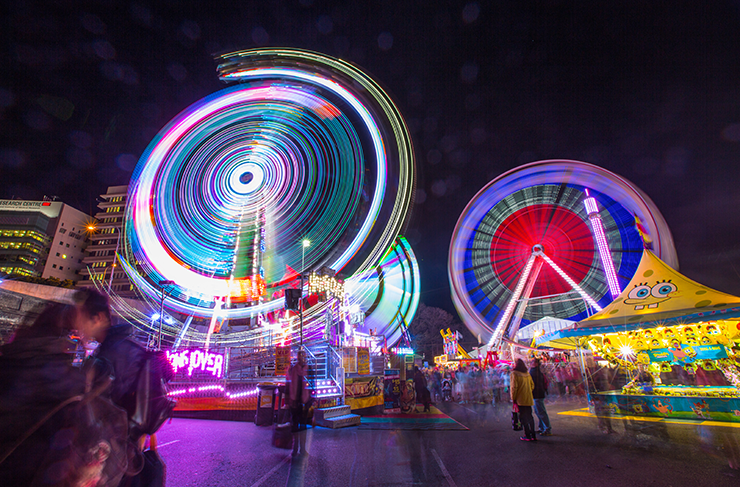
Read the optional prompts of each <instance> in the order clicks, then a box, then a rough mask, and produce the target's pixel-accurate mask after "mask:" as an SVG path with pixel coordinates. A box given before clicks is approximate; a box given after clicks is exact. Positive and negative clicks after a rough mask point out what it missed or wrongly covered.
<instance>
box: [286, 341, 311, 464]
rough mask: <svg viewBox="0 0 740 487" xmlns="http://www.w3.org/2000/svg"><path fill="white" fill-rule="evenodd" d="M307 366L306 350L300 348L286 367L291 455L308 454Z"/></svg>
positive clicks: (308, 402)
mask: <svg viewBox="0 0 740 487" xmlns="http://www.w3.org/2000/svg"><path fill="white" fill-rule="evenodd" d="M307 375H308V367H307V362H306V352H305V351H303V350H300V351H299V352H298V358H297V359H296V362H295V363H294V364H293V365H291V366H290V368H289V369H288V376H287V379H288V381H289V382H288V401H289V404H290V419H291V423H292V430H293V433H295V438H294V440H293V455H299V454H303V455H305V454H308V452H307V451H306V429H307V428H308V426H307V424H308V408H309V407H310V405H311V404H310V391H309V390H308V387H307V384H306V376H307Z"/></svg>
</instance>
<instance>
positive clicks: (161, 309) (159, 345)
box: [157, 280, 175, 350]
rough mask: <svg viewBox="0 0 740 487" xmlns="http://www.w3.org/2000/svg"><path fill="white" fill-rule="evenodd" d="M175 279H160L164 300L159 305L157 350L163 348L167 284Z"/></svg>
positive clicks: (172, 282) (169, 284) (170, 283)
mask: <svg viewBox="0 0 740 487" xmlns="http://www.w3.org/2000/svg"><path fill="white" fill-rule="evenodd" d="M174 283H175V281H169V280H165V281H159V286H160V287H161V288H162V301H161V303H160V305H159V333H158V334H157V350H162V320H163V319H164V289H165V286H171V285H173V284H174Z"/></svg>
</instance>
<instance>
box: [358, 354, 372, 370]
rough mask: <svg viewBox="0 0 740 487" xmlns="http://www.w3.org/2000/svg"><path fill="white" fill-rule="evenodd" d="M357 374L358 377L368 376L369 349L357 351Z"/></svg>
mask: <svg viewBox="0 0 740 487" xmlns="http://www.w3.org/2000/svg"><path fill="white" fill-rule="evenodd" d="M357 373H358V374H360V375H368V374H370V349H369V348H358V349H357Z"/></svg>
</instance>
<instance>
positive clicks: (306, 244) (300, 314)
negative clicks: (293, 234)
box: [298, 238, 311, 350]
mask: <svg viewBox="0 0 740 487" xmlns="http://www.w3.org/2000/svg"><path fill="white" fill-rule="evenodd" d="M310 246H311V241H310V240H308V239H307V238H304V239H303V242H302V245H301V250H302V254H301V301H300V303H299V306H298V319H299V321H300V326H301V350H302V349H303V274H304V273H305V272H306V247H310Z"/></svg>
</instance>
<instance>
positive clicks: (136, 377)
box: [95, 323, 175, 486]
mask: <svg viewBox="0 0 740 487" xmlns="http://www.w3.org/2000/svg"><path fill="white" fill-rule="evenodd" d="M132 333H133V327H132V326H131V325H130V324H128V323H121V324H117V325H115V326H112V327H111V328H110V329H109V330H108V333H107V334H106V337H105V340H104V341H103V342H102V343H101V344H100V346H99V347H98V349H97V350H96V353H95V356H96V357H97V358H98V359H102V360H104V361H105V362H107V363H109V364H110V365H111V366H112V368H113V370H114V371H115V380H114V381H113V384H112V385H111V387H110V389H109V397H110V398H111V400H112V401H113V402H114V403H115V404H117V405H118V406H120V407H121V408H123V409H124V410H125V411H126V414H127V417H128V425H129V431H128V437H129V441H130V443H131V444H132V445H134V447H135V448H136V449H137V450H138V451H142V450H143V449H144V443H145V442H146V437H147V435H148V436H150V445H156V437H155V433H156V432H157V430H158V429H159V428H160V426H161V425H162V424H163V423H164V422H165V421H166V420H167V419H168V418H169V417H171V416H172V410H173V409H174V405H175V404H174V401H173V400H171V399H169V398H168V397H167V390H166V386H165V384H166V383H167V382H169V381H170V380H171V379H172V378H173V377H174V371H173V370H172V366H171V365H170V364H169V362H168V361H167V358H166V357H165V355H164V353H162V352H153V351H149V350H147V349H146V348H144V346H143V345H142V344H140V343H139V342H137V341H136V340H134V338H133V337H132ZM132 460H133V462H134V463H137V464H138V465H139V467H141V468H142V471H141V472H140V473H139V474H138V475H137V476H130V477H127V478H124V480H123V482H122V484H121V485H124V486H129V485H132V486H133V485H139V484H141V483H142V482H141V479H140V478H138V477H146V478H149V479H151V478H156V479H157V481H155V482H151V481H148V482H147V485H164V479H165V470H166V467H165V464H164V461H163V460H162V459H161V457H160V456H159V454H158V453H157V452H156V447H152V448H150V449H149V450H148V451H146V452H144V453H143V458H142V456H139V455H137V456H136V458H134V459H132ZM142 463H143V466H142Z"/></svg>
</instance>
